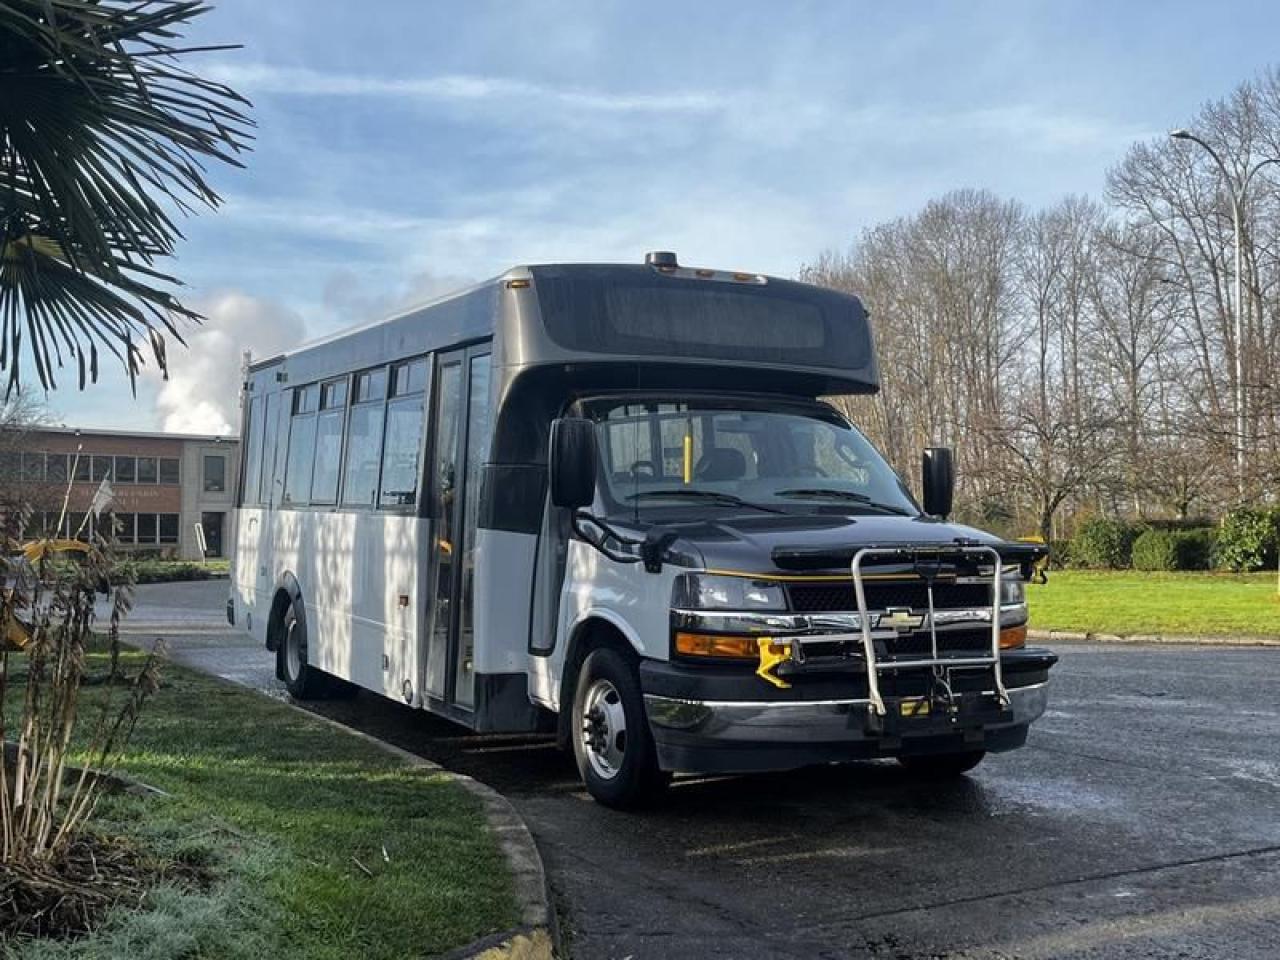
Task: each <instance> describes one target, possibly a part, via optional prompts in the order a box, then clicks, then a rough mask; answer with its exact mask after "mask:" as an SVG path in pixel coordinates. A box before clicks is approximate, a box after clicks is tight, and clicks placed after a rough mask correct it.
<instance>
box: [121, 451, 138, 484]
mask: <svg viewBox="0 0 1280 960" xmlns="http://www.w3.org/2000/svg"><path fill="white" fill-rule="evenodd" d="M137 478H138V460H137V458H136V457H116V482H117V483H133V482H134V481H135V480H137Z"/></svg>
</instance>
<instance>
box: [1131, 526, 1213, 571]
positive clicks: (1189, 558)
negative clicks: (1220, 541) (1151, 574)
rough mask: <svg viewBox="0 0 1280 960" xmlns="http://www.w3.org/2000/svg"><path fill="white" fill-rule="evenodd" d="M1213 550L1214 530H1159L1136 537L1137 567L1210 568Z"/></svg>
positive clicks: (1137, 568) (1146, 531)
mask: <svg viewBox="0 0 1280 960" xmlns="http://www.w3.org/2000/svg"><path fill="white" fill-rule="evenodd" d="M1212 554H1213V531H1211V530H1207V529H1199V530H1155V529H1148V530H1144V531H1143V532H1142V533H1140V534H1139V535H1138V537H1137V539H1136V540H1134V541H1133V557H1132V560H1133V568H1134V569H1135V570H1207V569H1209V566H1210V559H1211V557H1212Z"/></svg>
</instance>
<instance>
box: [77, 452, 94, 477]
mask: <svg viewBox="0 0 1280 960" xmlns="http://www.w3.org/2000/svg"><path fill="white" fill-rule="evenodd" d="M74 456H75V476H74V477H73V479H74V480H75V482H76V483H88V482H89V474H90V472H91V470H90V462H91V461H92V459H93V458H92V457H90V456H89V455H88V454H87V453H78V454H75V455H74Z"/></svg>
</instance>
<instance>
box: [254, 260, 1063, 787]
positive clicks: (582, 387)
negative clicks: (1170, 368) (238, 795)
mask: <svg viewBox="0 0 1280 960" xmlns="http://www.w3.org/2000/svg"><path fill="white" fill-rule="evenodd" d="M877 379H878V378H877V373H876V367H875V358H874V353H873V350H872V345H871V335H870V329H869V325H868V323H867V320H866V314H865V312H864V311H863V310H862V307H861V305H860V304H859V303H858V301H857V299H856V298H854V297H850V296H847V295H844V294H839V293H836V292H834V291H827V290H819V289H817V288H813V287H809V286H806V285H803V284H797V283H793V282H790V281H783V280H775V279H771V278H765V277H760V276H756V275H753V274H733V273H724V272H721V271H710V270H696V271H695V270H689V269H686V268H683V267H680V266H679V265H678V264H676V263H675V262H674V258H673V257H668V256H665V255H657V256H655V257H653V258H652V259H651V260H650V261H649V262H647V263H646V264H645V265H643V266H641V265H635V266H625V265H617V266H594V265H586V266H579V265H563V266H549V267H522V268H517V269H514V270H511V271H509V272H508V273H507V274H505V275H504V276H502V277H500V278H498V279H496V280H494V281H491V282H489V283H486V284H482V285H480V286H478V287H475V288H473V289H471V290H467V291H463V292H462V293H460V294H457V295H455V296H453V297H449V298H445V299H443V300H441V301H438V302H436V303H433V304H429V305H427V306H425V307H422V308H418V309H415V310H413V311H410V312H408V313H405V314H402V315H400V316H397V317H393V318H391V319H389V320H386V321H383V322H381V323H377V324H373V325H370V326H366V327H362V328H359V329H356V330H353V331H351V332H348V333H344V334H340V335H337V336H334V337H331V338H329V339H327V340H325V341H323V342H320V343H317V344H313V345H310V346H306V347H302V348H300V349H298V350H296V351H293V352H291V353H289V354H285V355H282V356H278V357H273V358H270V359H267V360H263V361H261V362H257V363H254V364H253V365H252V366H251V367H250V368H249V370H248V373H247V377H246V380H245V384H244V394H243V397H244V410H243V417H244V424H243V434H242V435H243V437H244V455H243V457H242V469H241V476H240V480H239V487H238V490H239V493H238V498H237V503H238V512H237V522H236V550H235V561H234V565H233V574H232V581H231V597H230V600H229V602H228V618H229V619H230V620H231V622H232V623H234V624H237V625H240V626H242V627H243V628H244V629H246V630H248V631H249V632H250V633H251V634H252V635H253V636H254V637H256V638H257V639H258V640H259V641H260V642H262V643H263V644H264V645H266V646H267V647H268V648H269V649H271V650H273V651H275V652H276V654H277V672H278V674H279V676H280V677H281V679H283V680H284V681H285V682H286V683H287V684H288V686H289V689H290V691H291V692H292V693H293V694H294V695H295V696H298V697H312V696H325V695H336V694H341V693H344V692H350V691H352V690H354V689H355V688H362V689H365V690H369V691H373V692H375V693H379V694H382V695H383V696H385V697H388V698H391V699H394V700H397V701H400V702H403V703H405V704H408V705H409V706H411V707H414V708H421V709H427V710H431V711H433V712H436V713H439V714H441V715H443V716H446V717H449V718H451V719H453V720H455V721H457V722H459V723H462V724H465V725H467V726H468V727H470V728H472V729H475V730H479V731H492V730H508V731H535V730H547V731H550V730H558V731H559V733H560V735H561V737H562V739H563V740H564V741H565V742H566V743H571V744H572V745H573V746H574V749H575V751H576V753H577V755H578V760H579V767H580V768H581V769H582V771H583V776H584V779H585V780H586V781H587V785H588V787H589V788H590V789H591V791H592V793H593V794H594V795H595V796H596V797H597V798H599V799H601V800H604V801H605V802H610V803H619V804H623V803H631V802H634V801H636V800H637V799H639V798H641V797H643V796H647V795H648V794H649V793H651V792H652V789H653V787H655V786H657V785H661V783H662V782H664V781H665V778H666V775H667V774H668V773H669V772H670V771H672V770H720V771H739V770H756V769H785V768H787V767H792V766H798V765H800V764H802V763H810V762H823V761H829V760H839V759H849V758H853V757H864V756H904V757H906V758H907V759H908V760H914V761H915V762H920V763H924V762H932V763H933V764H934V766H943V767H945V766H947V765H948V764H949V765H950V767H953V768H955V769H957V770H959V769H961V768H964V767H965V764H969V765H971V764H972V762H976V760H974V759H973V757H974V756H978V757H980V756H981V752H982V751H983V750H998V749H1009V748H1011V747H1014V746H1017V745H1019V744H1020V743H1021V742H1022V740H1023V739H1025V736H1026V730H1027V726H1028V725H1029V723H1030V722H1031V720H1033V719H1034V718H1035V717H1036V716H1037V715H1038V714H1039V713H1040V712H1041V711H1042V710H1043V708H1044V699H1045V698H1044V690H1045V682H1046V680H1047V673H1048V669H1049V667H1050V666H1051V665H1052V662H1053V657H1052V655H1051V654H1048V653H1046V652H1044V651H1035V650H1027V649H1025V648H1023V647H1022V646H1021V644H1020V643H1014V642H1012V641H1011V642H1010V643H1009V644H1008V648H1007V649H1005V646H1006V645H1005V639H1006V638H1007V637H1013V636H1014V634H1016V633H1017V631H1018V630H1019V629H1022V631H1023V633H1025V628H1022V627H1021V625H1022V624H1023V623H1025V604H1024V603H1023V601H1022V599H1021V595H1020V592H1019V589H1018V587H1017V586H1016V584H1017V583H1018V582H1019V574H1020V573H1021V574H1026V573H1028V572H1029V571H1030V567H1031V564H1032V563H1033V562H1034V561H1035V560H1036V559H1037V558H1038V557H1039V556H1041V555H1042V553H1043V551H1042V550H1041V549H1040V548H1036V547H1030V546H1027V545H1016V544H1009V543H1005V542H1002V541H999V540H997V539H996V538H994V537H991V536H989V535H987V534H984V533H982V532H980V531H976V530H973V529H971V528H967V527H958V526H955V525H952V524H947V523H943V522H942V521H941V520H939V519H938V518H935V517H929V516H927V515H925V514H924V513H923V512H922V511H921V510H920V508H919V507H917V506H916V504H915V501H914V500H913V499H912V498H911V495H910V494H909V493H907V492H906V491H905V488H903V487H902V485H901V483H900V482H899V481H898V480H897V478H896V476H895V475H893V474H892V472H891V471H889V470H888V468H887V467H886V466H884V464H883V461H880V460H879V458H878V456H877V455H876V454H875V453H874V451H873V450H871V448H870V445H869V444H866V442H865V440H863V439H862V438H861V437H860V435H858V434H857V433H856V430H854V429H853V428H852V427H851V426H850V425H848V424H847V423H845V422H844V421H843V420H841V419H840V418H839V417H838V415H836V414H835V413H834V411H831V410H830V408H828V407H826V406H825V405H823V404H821V403H820V401H819V400H818V398H819V397H821V396H823V395H828V394H835V393H863V392H871V391H873V390H875V389H877ZM553 424H557V425H559V424H563V425H564V426H563V428H562V429H561V428H560V427H559V426H557V428H556V429H553ZM557 429H559V430H560V433H561V434H562V435H563V436H559V437H557V435H556V433H557ZM575 431H576V433H575ZM574 443H577V444H578V446H573V444H574ZM797 451H798V452H797ZM557 457H559V458H560V460H559V461H558V462H557V459H556V458H557ZM815 457H834V458H835V459H834V460H832V463H834V464H835V466H834V467H832V466H831V464H828V465H827V467H826V468H825V469H824V468H819V466H818V465H817V460H815ZM588 460H589V464H588V463H587V461H588ZM833 472H834V473H835V474H841V475H842V479H840V481H839V484H840V485H841V486H840V488H839V489H834V490H825V491H824V490H816V491H815V490H813V489H810V488H814V487H818V486H822V484H821V483H819V481H818V480H816V479H815V478H816V477H817V478H820V477H828V478H829V477H831V475H832V473H833ZM575 476H576V479H577V481H578V483H579V488H578V489H579V492H578V493H577V494H574V493H565V492H564V491H566V490H569V489H570V487H571V486H572V482H573V481H574V479H575ZM779 478H785V482H784V480H783V479H779ZM797 478H799V479H797ZM832 482H834V481H832ZM938 482H939V483H941V482H942V481H938ZM583 484H585V485H586V486H585V487H583V486H582V485H583ZM582 490H586V491H588V492H587V493H586V494H585V495H584V494H582V492H581V491H582ZM868 491H870V492H868ZM872 494H875V495H874V496H872ZM575 497H577V499H574V498H575ZM569 501H573V502H569ZM793 501H794V502H793ZM941 512H944V513H945V509H943V510H942V511H941ZM886 545H888V546H887V547H886ZM865 547H877V548H881V549H882V553H881V554H878V555H876V556H874V557H873V556H871V555H866V556H864V557H863V558H862V560H863V562H864V563H865V564H869V565H874V564H879V566H878V567H877V570H878V572H877V573H874V574H872V575H871V576H872V577H873V578H879V580H882V581H884V584H880V585H877V584H876V583H873V584H872V586H871V587H869V588H868V590H863V586H864V584H863V583H862V581H861V580H859V583H858V585H857V589H856V590H855V588H854V579H855V577H854V575H853V572H852V570H851V567H850V564H851V561H852V560H853V559H854V557H855V554H856V553H857V552H858V550H859V549H862V548H865ZM991 548H994V552H993V550H992V549H991ZM886 549H887V551H888V552H884V550H886ZM895 550H897V551H898V552H896V553H895V552H894V551H895ZM966 550H967V551H969V552H968V553H965V552H964V551H966ZM983 550H985V551H986V555H982V556H980V555H979V554H980V553H981V551H983ZM988 555H989V556H988ZM922 556H925V557H926V558H929V557H932V558H933V559H932V560H928V559H926V560H924V561H922V560H921V559H920V558H921V557H922ZM993 557H994V558H996V559H998V561H999V562H998V563H994V564H993V563H992V560H991V558H993ZM928 563H936V566H928ZM922 564H925V565H923V566H922ZM853 566H855V567H856V566H857V564H856V563H854V564H853ZM1002 571H1003V575H1004V577H1003V578H1004V580H1005V581H1007V583H1006V584H1005V585H1004V586H1001V585H1000V582H1001V577H1002ZM992 577H994V580H992ZM926 581H927V582H928V586H929V588H930V591H931V592H930V594H929V595H930V596H931V597H932V596H934V595H935V594H936V595H937V596H941V597H953V598H954V602H941V601H940V602H938V603H936V604H935V603H934V602H933V600H929V601H928V603H926V602H925V600H924V599H922V598H923V597H925V594H924V593H921V592H920V590H923V589H924V587H923V586H921V585H922V584H924V583H925V582H926ZM992 583H994V584H996V585H995V586H992ZM895 584H896V585H897V586H898V587H900V588H901V589H900V590H899V593H897V594H893V595H890V594H888V593H883V590H884V589H888V587H889V586H893V585H895ZM824 585H826V586H827V587H829V588H830V589H828V590H827V593H828V594H830V596H826V595H823V594H822V593H821V589H822V588H823V586H824ZM886 585H887V586H886ZM935 586H936V591H935V590H934V587H935ZM917 588H919V589H917ZM832 590H834V591H835V592H834V593H832V592H831V591H832ZM877 590H879V591H881V592H880V593H877V592H876V591H877ZM868 591H869V592H868ZM902 591H906V592H905V593H904V592H902ZM948 591H950V592H948ZM984 591H985V592H984ZM992 591H995V592H994V593H993V592H992ZM857 594H866V595H865V596H860V597H859V596H856V595H857ZM824 596H826V599H823V597H824ZM881 597H883V599H879V598H881ZM682 598H683V599H682ZM726 598H728V599H726ZM735 598H736V599H735ZM895 598H897V599H898V600H900V601H901V602H894V603H893V604H892V606H891V605H890V602H891V601H893V600H894V599H895ZM722 601H723V602H722ZM704 605H705V607H704ZM935 608H936V609H935ZM944 608H946V609H944ZM938 637H941V638H942V640H941V646H940V645H939V643H940V641H939V640H938V639H937V638H938ZM766 638H775V639H774V640H770V641H769V643H764V642H763V641H764V639H766ZM775 641H776V644H780V645H781V646H778V647H776V649H775V646H770V644H774V643H775ZM776 644H775V645H776ZM912 644H914V645H915V646H911V645H912ZM921 644H924V646H921ZM965 644H968V646H965ZM895 645H897V646H898V647H900V648H901V650H900V651H899V652H896V653H895V650H894V649H893V648H894V646H895ZM908 647H910V648H911V649H916V650H917V651H920V650H923V651H924V653H919V652H918V653H917V655H916V660H911V661H910V662H911V663H916V662H917V660H918V661H920V665H919V666H916V667H911V668H909V669H908V668H906V667H901V668H899V667H898V666H896V665H895V664H894V661H895V660H897V661H899V662H901V663H907V662H908V661H907V660H905V659H904V657H906V656H907V654H906V651H907V650H908ZM806 651H808V655H806ZM921 658H924V659H923V660H922V659H921ZM766 660H768V661H769V662H768V663H766ZM924 660H927V661H928V663H925V662H924ZM969 661H973V662H972V663H970V662H969ZM877 678H879V682H878V683H877V682H876V680H877ZM912 678H915V679H912ZM906 702H910V703H912V704H919V703H928V704H930V705H931V708H932V709H931V711H930V710H926V709H925V708H923V707H919V708H917V707H914V706H913V707H912V708H911V709H912V710H916V711H918V712H919V711H923V712H920V713H919V717H918V720H917V723H916V724H915V725H914V726H910V727H908V728H904V727H903V717H906V716H907V714H906V713H901V714H898V713H896V712H895V711H898V710H899V708H900V703H906ZM901 709H902V710H904V711H905V710H906V709H907V708H906V707H901ZM913 716H915V715H914V714H913ZM948 718H949V720H948ZM948 722H949V724H950V725H948Z"/></svg>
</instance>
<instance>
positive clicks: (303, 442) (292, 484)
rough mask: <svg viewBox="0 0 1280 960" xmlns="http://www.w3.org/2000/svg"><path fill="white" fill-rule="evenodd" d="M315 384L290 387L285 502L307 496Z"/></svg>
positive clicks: (317, 393)
mask: <svg viewBox="0 0 1280 960" xmlns="http://www.w3.org/2000/svg"><path fill="white" fill-rule="evenodd" d="M319 396H320V387H319V385H318V384H314V383H313V384H311V385H310V386H307V387H297V388H296V389H295V390H294V391H293V416H292V418H291V422H290V424H289V455H288V458H287V459H286V461H285V474H284V500H285V503H307V502H308V500H310V498H311V466H312V454H313V452H314V450H315V445H316V407H317V400H318V399H319Z"/></svg>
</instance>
